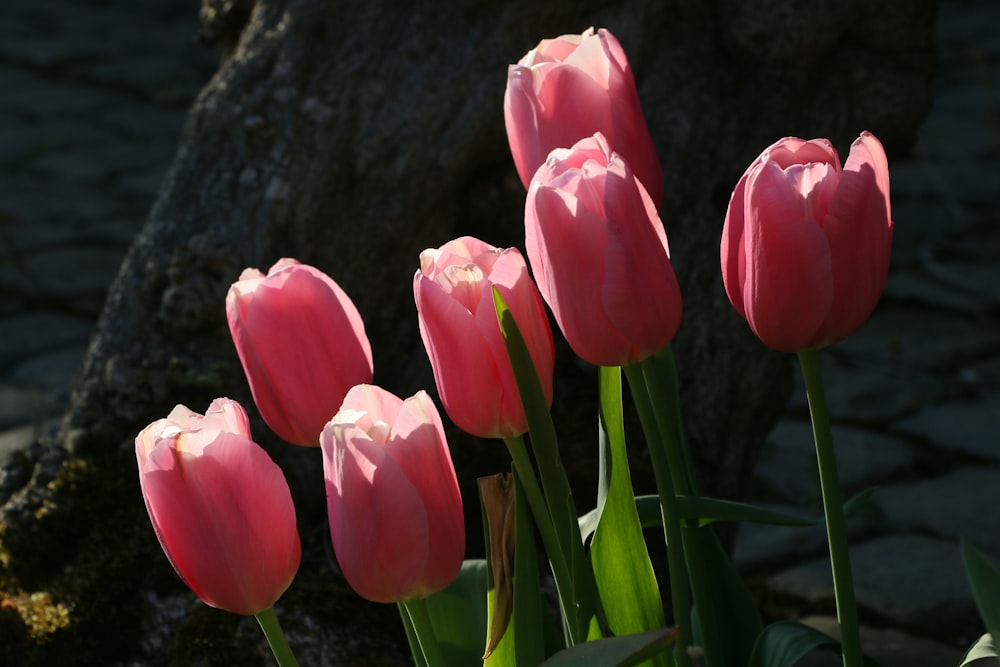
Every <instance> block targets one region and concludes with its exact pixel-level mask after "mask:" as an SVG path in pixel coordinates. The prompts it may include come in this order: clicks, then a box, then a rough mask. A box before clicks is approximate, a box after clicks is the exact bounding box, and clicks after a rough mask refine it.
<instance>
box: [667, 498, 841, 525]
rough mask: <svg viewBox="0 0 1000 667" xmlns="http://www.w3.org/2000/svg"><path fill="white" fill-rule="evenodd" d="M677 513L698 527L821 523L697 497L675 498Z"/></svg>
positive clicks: (762, 509)
mask: <svg viewBox="0 0 1000 667" xmlns="http://www.w3.org/2000/svg"><path fill="white" fill-rule="evenodd" d="M677 511H678V512H679V513H680V515H681V517H682V518H683V519H684V520H685V521H689V522H694V523H696V524H697V525H699V526H707V525H709V524H711V523H715V522H717V521H749V522H751V523H766V524H772V525H776V526H814V525H816V524H819V523H822V521H821V520H818V519H804V518H802V517H797V516H793V515H791V514H785V513H783V512H776V511H774V510H768V509H764V508H763V507H757V506H756V505H749V504H747V503H739V502H735V501H732V500H720V499H718V498H702V497H699V496H677Z"/></svg>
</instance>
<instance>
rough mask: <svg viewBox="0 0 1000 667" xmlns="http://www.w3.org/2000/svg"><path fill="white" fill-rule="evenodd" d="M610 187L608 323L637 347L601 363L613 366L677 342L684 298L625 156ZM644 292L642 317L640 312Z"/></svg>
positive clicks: (610, 176)
mask: <svg viewBox="0 0 1000 667" xmlns="http://www.w3.org/2000/svg"><path fill="white" fill-rule="evenodd" d="M616 162H617V163H618V164H617V165H616V164H615V163H616ZM605 183H606V196H605V199H604V202H605V214H606V215H607V229H608V231H607V235H608V247H607V250H606V252H605V266H606V269H605V281H604V285H603V287H602V291H601V296H602V299H603V301H604V308H605V312H606V313H607V315H608V319H609V320H611V322H612V323H613V324H614V326H615V327H616V328H617V329H618V330H619V331H620V332H621V333H622V336H623V337H624V338H625V339H627V340H629V341H630V342H631V347H632V351H631V352H630V353H629V355H628V356H627V357H624V358H619V359H617V360H613V359H607V360H605V362H603V363H602V365H605V366H611V365H625V364H630V363H633V362H635V361H639V360H642V359H645V358H646V357H648V356H649V355H651V354H653V353H655V352H658V351H660V350H661V349H663V348H664V347H666V346H667V344H668V343H669V342H670V341H671V340H673V337H674V335H675V334H676V333H677V328H678V327H679V326H680V320H681V294H680V287H679V286H678V285H677V278H676V276H675V275H674V270H673V267H672V266H671V264H670V256H669V253H668V250H667V247H666V234H665V232H664V231H663V224H662V223H661V222H660V218H659V216H658V215H657V214H656V209H655V208H654V207H653V205H652V201H651V200H650V199H649V195H648V194H647V193H646V191H645V188H643V187H642V185H641V184H640V183H639V182H638V181H637V180H636V179H635V178H634V176H633V175H632V171H631V170H630V169H629V168H628V166H627V165H626V164H625V163H624V162H623V161H622V158H621V157H619V156H617V155H616V156H615V158H614V160H613V162H612V164H611V165H609V166H608V171H607V176H606V178H605ZM639 294H642V306H641V307H642V308H643V310H644V311H645V312H642V313H639V312H637V311H636V307H637V306H636V296H637V295H639ZM612 361H613V362H614V363H608V362H612Z"/></svg>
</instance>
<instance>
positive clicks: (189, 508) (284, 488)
mask: <svg viewBox="0 0 1000 667" xmlns="http://www.w3.org/2000/svg"><path fill="white" fill-rule="evenodd" d="M135 456H136V460H137V461H138V463H139V482H140V484H141V486H142V495H143V498H144V499H145V501H146V509H147V510H148V512H149V519H150V521H152V523H153V530H155V531H156V537H157V538H158V539H159V541H160V546H162V547H163V552H164V553H165V554H166V555H167V558H168V559H169V560H170V564H171V565H173V566H174V569H175V570H176V571H177V574H178V575H179V576H180V578H181V579H183V580H184V583H186V584H187V585H188V586H190V587H191V590H193V591H194V592H195V593H197V594H198V597H200V598H201V599H202V601H204V602H205V604H207V605H210V606H212V607H218V608H220V609H226V610H228V611H231V612H234V613H237V614H244V615H247V616H250V615H253V614H256V613H258V612H260V611H263V610H266V609H270V608H271V607H272V606H274V603H275V601H276V600H277V599H278V598H279V597H281V595H282V593H284V592H285V589H287V588H288V586H289V584H291V583H292V579H293V578H294V577H295V573H296V571H297V570H298V568H299V558H300V555H301V551H300V548H301V547H300V544H299V533H298V530H297V528H296V525H295V507H294V506H293V505H292V496H291V494H290V493H289V491H288V485H287V484H286V482H285V477H284V475H282V473H281V469H280V468H279V467H278V466H277V464H275V463H274V461H272V460H271V458H270V457H269V456H268V455H267V453H266V452H265V451H264V450H263V449H261V448H260V447H259V446H258V445H257V444H256V443H255V442H253V441H252V440H251V439H250V426H249V422H248V421H247V415H246V412H244V411H243V408H242V407H240V405H239V404H238V403H236V402H235V401H232V400H229V399H227V398H217V399H216V400H214V401H212V404H211V405H210V406H208V410H207V411H206V412H205V414H204V416H203V415H200V414H197V413H195V412H192V411H191V410H189V409H188V408H186V407H184V406H183V405H178V406H177V407H175V408H174V409H173V410H172V411H171V412H170V414H169V415H168V416H167V417H166V419H160V420H158V421H155V422H153V423H152V424H150V425H149V426H147V427H146V428H145V429H143V430H142V432H140V433H139V435H138V436H136V438H135Z"/></svg>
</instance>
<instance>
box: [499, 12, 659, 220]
mask: <svg viewBox="0 0 1000 667" xmlns="http://www.w3.org/2000/svg"><path fill="white" fill-rule="evenodd" d="M503 106H504V118H505V120H506V125H507V139H508V141H509V142H510V150H511V153H512V154H513V156H514V164H515V165H516V166H517V173H518V175H519V176H520V177H521V182H522V183H524V187H525V188H528V187H529V186H530V185H531V177H532V176H533V175H534V173H535V171H536V170H537V169H538V168H539V167H540V166H541V165H542V163H544V162H545V159H546V158H547V157H548V155H549V153H550V152H551V151H552V150H553V149H556V148H568V147H569V146H572V145H573V144H575V143H576V142H577V141H579V140H580V139H583V138H585V137H590V136H593V134H594V133H595V132H600V133H601V134H603V135H604V136H605V137H607V139H608V143H610V144H611V146H612V147H613V148H614V149H615V151H616V152H618V153H619V154H620V155H622V156H624V157H625V159H627V160H628V161H629V164H631V165H632V168H633V169H634V170H635V174H636V176H637V177H638V178H639V180H640V181H642V184H643V185H644V186H645V187H646V191H647V192H648V193H649V195H650V197H651V198H652V200H653V203H654V204H655V205H657V206H659V205H660V200H661V199H662V197H663V172H662V170H661V168H660V160H659V158H658V157H657V155H656V147H655V146H654V145H653V138H652V136H651V135H650V133H649V128H648V127H647V125H646V119H645V117H644V116H643V115H642V108H641V106H640V104H639V94H638V93H637V92H636V88H635V80H634V78H633V77H632V69H631V68H630V67H629V64H628V60H627V59H626V57H625V51H624V50H623V49H622V46H621V44H619V43H618V40H617V39H615V37H614V35H612V34H611V33H610V32H608V31H607V30H604V29H603V28H602V29H601V30H598V31H597V32H596V33H595V32H594V29H593V28H589V29H588V30H587V31H586V32H584V33H583V34H582V35H563V36H562V37H557V38H555V39H545V40H542V41H541V42H540V43H539V44H538V46H536V47H535V48H534V49H532V50H531V51H529V52H528V53H527V54H526V55H525V56H524V57H523V58H521V60H520V61H519V62H518V63H517V64H516V65H511V66H510V68H509V70H508V72H507V91H506V93H505V95H504V103H503Z"/></svg>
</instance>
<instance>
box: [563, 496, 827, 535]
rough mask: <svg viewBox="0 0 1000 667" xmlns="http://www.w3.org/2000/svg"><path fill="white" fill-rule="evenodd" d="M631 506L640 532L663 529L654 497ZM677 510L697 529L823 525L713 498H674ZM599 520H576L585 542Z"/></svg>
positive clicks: (590, 516) (590, 515)
mask: <svg viewBox="0 0 1000 667" xmlns="http://www.w3.org/2000/svg"><path fill="white" fill-rule="evenodd" d="M635 506H636V510H637V512H638V514H639V523H640V524H641V525H642V527H643V528H656V527H659V526H661V525H663V524H662V519H661V516H660V499H659V498H658V497H657V496H653V495H642V496H636V497H635ZM677 508H678V510H679V511H680V514H681V517H682V518H683V519H685V520H687V521H691V522H696V523H697V525H699V526H705V525H708V524H711V523H715V522H717V521H749V522H751V523H763V524H770V525H775V526H814V525H818V524H821V523H823V520H822V519H818V518H810V519H807V518H804V517H800V516H795V515H793V514H785V513H784V512H778V511H776V510H769V509H764V508H763V507H757V506H756V505H749V504H746V503H738V502H734V501H731V500H719V499H716V498H698V497H692V496H677ZM600 516H601V515H600V512H599V511H598V510H596V509H595V510H591V511H590V512H587V513H586V514H584V515H583V516H581V517H580V532H581V533H582V534H583V537H584V538H588V537H590V536H591V535H592V534H593V533H594V530H595V529H596V528H597V523H598V521H599V520H600Z"/></svg>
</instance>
